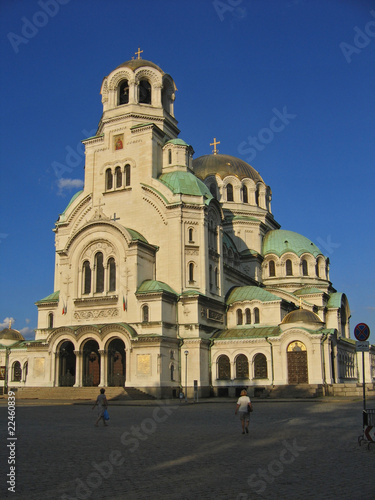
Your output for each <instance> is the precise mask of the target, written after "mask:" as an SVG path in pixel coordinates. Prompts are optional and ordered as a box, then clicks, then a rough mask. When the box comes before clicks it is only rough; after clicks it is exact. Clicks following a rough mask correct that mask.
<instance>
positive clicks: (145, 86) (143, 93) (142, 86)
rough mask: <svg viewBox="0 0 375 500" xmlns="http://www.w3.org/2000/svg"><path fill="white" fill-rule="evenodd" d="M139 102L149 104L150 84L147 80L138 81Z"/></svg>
mask: <svg viewBox="0 0 375 500" xmlns="http://www.w3.org/2000/svg"><path fill="white" fill-rule="evenodd" d="M138 102H139V103H140V104H151V85H150V83H149V82H148V81H147V80H141V81H140V82H139V100H138Z"/></svg>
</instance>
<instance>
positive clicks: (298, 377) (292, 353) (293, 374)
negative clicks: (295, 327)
mask: <svg viewBox="0 0 375 500" xmlns="http://www.w3.org/2000/svg"><path fill="white" fill-rule="evenodd" d="M287 356H288V384H307V383H308V382H309V377H308V370H307V351H306V346H305V344H303V343H302V342H299V341H298V340H295V341H294V342H291V343H290V344H289V345H288V349H287Z"/></svg>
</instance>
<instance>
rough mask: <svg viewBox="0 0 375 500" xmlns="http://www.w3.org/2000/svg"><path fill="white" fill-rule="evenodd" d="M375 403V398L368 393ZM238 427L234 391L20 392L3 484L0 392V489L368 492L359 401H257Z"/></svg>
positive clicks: (45, 495) (171, 494) (237, 497)
mask: <svg viewBox="0 0 375 500" xmlns="http://www.w3.org/2000/svg"><path fill="white" fill-rule="evenodd" d="M368 407H372V408H374V407H375V401H370V402H368ZM254 408H255V409H254V412H253V414H252V420H251V424H250V432H249V434H248V435H247V434H245V435H242V432H241V427H240V422H239V418H238V416H235V415H234V410H235V400H234V401H222V400H221V401H218V402H211V401H210V402H208V401H207V402H205V401H202V402H199V403H195V404H193V403H188V404H186V403H179V402H178V401H177V402H176V401H171V402H163V401H152V402H132V403H126V402H124V403H119V402H117V403H115V402H114V403H113V404H112V405H111V406H110V408H109V411H110V422H109V426H108V427H104V426H103V427H99V428H96V427H94V422H95V419H96V410H94V411H92V409H91V405H89V404H88V402H86V403H85V402H81V403H79V404H77V403H75V404H69V403H65V404H63V402H61V404H56V403H54V404H51V402H39V401H35V400H34V401H28V402H27V401H18V402H17V407H16V437H17V441H16V447H15V459H16V462H15V463H16V493H11V492H8V491H7V485H6V481H7V476H6V474H7V473H8V472H9V465H8V464H7V461H8V458H9V453H10V451H9V450H10V448H9V447H7V444H8V443H10V442H11V441H9V440H7V437H8V436H7V427H6V425H7V407H6V400H4V399H3V400H1V402H0V415H1V419H0V422H1V424H0V426H1V436H2V438H1V450H0V462H1V471H2V477H1V490H0V497H1V498H4V492H5V497H6V498H14V499H22V500H24V499H25V500H34V499H53V500H57V499H59V500H60V499H66V500H71V499H93V500H94V499H95V500H96V499H103V498H104V499H111V500H117V499H118V500H120V499H129V500H131V499H134V500H135V499H137V500H141V499H155V498H156V499H159V498H160V499H171V500H172V499H176V500H177V499H189V500H190V499H194V500H199V499H232V500H245V499H250V498H252V499H253V498H260V499H262V498H266V499H297V498H317V499H320V498H322V499H334V498H341V499H343V498H344V499H346V498H348V499H361V498H363V499H370V498H374V497H375V477H374V470H375V446H374V445H373V446H372V449H370V450H368V449H367V446H362V447H359V446H358V442H357V437H358V435H360V434H361V433H362V401H346V402H343V401H341V402H337V401H326V400H325V401H316V400H314V401H293V402H286V401H284V402H279V401H272V402H271V401H263V400H261V401H257V400H255V402H254Z"/></svg>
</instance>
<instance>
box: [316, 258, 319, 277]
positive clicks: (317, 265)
mask: <svg viewBox="0 0 375 500" xmlns="http://www.w3.org/2000/svg"><path fill="white" fill-rule="evenodd" d="M315 274H316V276H317V278H319V262H317V263H316V264H315Z"/></svg>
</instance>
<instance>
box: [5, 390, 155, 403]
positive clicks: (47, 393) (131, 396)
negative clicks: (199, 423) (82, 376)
mask: <svg viewBox="0 0 375 500" xmlns="http://www.w3.org/2000/svg"><path fill="white" fill-rule="evenodd" d="M13 390H15V391H16V399H55V400H56V399H67V400H89V401H92V400H95V399H96V398H97V396H98V394H99V391H100V388H99V387H19V388H17V389H13ZM105 395H106V396H107V399H108V400H120V399H121V400H126V399H128V400H145V399H155V398H154V397H153V396H150V395H149V394H146V393H145V392H143V391H141V390H139V389H136V388H135V387H126V388H123V387H106V388H105Z"/></svg>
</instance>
